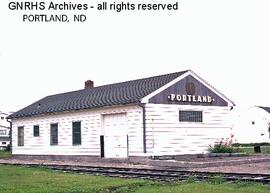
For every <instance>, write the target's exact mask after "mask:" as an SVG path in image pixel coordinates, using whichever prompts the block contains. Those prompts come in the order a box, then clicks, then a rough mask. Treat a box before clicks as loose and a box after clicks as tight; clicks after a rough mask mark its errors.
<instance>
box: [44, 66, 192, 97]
mask: <svg viewBox="0 0 270 193" xmlns="http://www.w3.org/2000/svg"><path fill="white" fill-rule="evenodd" d="M188 71H189V70H183V71H178V72H171V73H166V74H160V75H156V76H149V77H145V78H137V79H134V80H127V81H122V82H115V83H110V84H104V85H100V86H96V87H93V88H90V89H87V91H89V90H92V89H96V88H102V87H106V86H112V85H116V84H123V83H129V82H133V81H140V80H144V79H151V78H157V77H161V76H168V75H172V74H178V73H179V74H180V73H186V72H188ZM84 90H86V89H79V90H73V91H68V92H61V93H58V94H52V95H47V96H45V97H43V98H47V97H51V96H56V95H61V94H68V93H75V92H79V91H84Z"/></svg>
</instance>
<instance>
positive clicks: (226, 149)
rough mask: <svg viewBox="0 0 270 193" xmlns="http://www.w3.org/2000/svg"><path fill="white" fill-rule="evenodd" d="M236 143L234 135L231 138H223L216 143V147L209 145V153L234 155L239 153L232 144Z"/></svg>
mask: <svg viewBox="0 0 270 193" xmlns="http://www.w3.org/2000/svg"><path fill="white" fill-rule="evenodd" d="M233 142H235V140H234V135H233V134H231V135H230V137H227V138H226V139H224V138H221V139H220V140H219V141H217V142H215V143H214V145H209V147H208V151H209V152H210V153H234V152H237V149H235V148H234V147H233V146H232V144H233Z"/></svg>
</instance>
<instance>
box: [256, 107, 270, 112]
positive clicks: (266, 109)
mask: <svg viewBox="0 0 270 193" xmlns="http://www.w3.org/2000/svg"><path fill="white" fill-rule="evenodd" d="M258 107H259V108H261V109H263V110H265V111H267V112H268V113H270V107H261V106H258Z"/></svg>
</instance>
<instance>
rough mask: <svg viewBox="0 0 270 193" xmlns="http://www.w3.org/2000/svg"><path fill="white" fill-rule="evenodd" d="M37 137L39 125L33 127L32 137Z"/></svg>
mask: <svg viewBox="0 0 270 193" xmlns="http://www.w3.org/2000/svg"><path fill="white" fill-rule="evenodd" d="M38 136H39V125H34V137H38Z"/></svg>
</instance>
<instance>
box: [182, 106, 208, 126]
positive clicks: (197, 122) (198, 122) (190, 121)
mask: <svg viewBox="0 0 270 193" xmlns="http://www.w3.org/2000/svg"><path fill="white" fill-rule="evenodd" d="M181 112H196V113H201V114H200V118H201V119H200V120H198V121H197V120H181V117H180V114H181ZM178 113H179V114H178V117H179V122H180V123H189V124H200V123H203V111H202V110H191V109H190V110H184V109H179V111H178Z"/></svg>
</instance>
